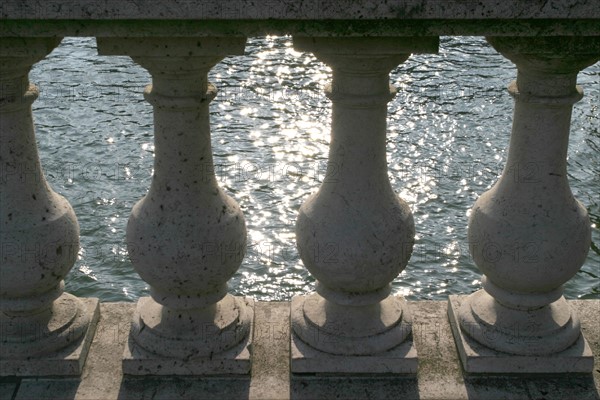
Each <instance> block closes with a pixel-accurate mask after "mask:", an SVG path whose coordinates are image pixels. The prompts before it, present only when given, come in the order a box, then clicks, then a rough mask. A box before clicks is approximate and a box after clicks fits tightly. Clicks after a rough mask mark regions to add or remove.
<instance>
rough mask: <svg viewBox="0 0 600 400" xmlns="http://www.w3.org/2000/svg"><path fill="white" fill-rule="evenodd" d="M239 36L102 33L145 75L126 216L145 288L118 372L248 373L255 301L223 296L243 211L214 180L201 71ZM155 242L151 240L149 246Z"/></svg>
mask: <svg viewBox="0 0 600 400" xmlns="http://www.w3.org/2000/svg"><path fill="white" fill-rule="evenodd" d="M245 42H246V39H245V38H243V37H227V38H200V39H198V38H196V39H192V38H179V37H175V38H153V39H132V38H112V39H111V38H100V39H98V48H99V52H100V54H111V55H113V54H126V55H128V56H130V57H132V59H133V60H134V61H135V62H137V63H138V64H140V65H141V66H142V67H144V68H146V69H147V70H148V71H149V72H150V74H151V75H152V85H148V86H147V87H146V90H145V91H144V97H145V99H146V100H147V101H148V102H150V103H151V104H152V106H153V108H154V142H155V158H154V173H153V177H152V184H151V186H150V189H149V191H148V193H147V195H146V196H144V197H143V198H142V199H141V200H140V201H138V202H137V203H136V204H135V206H134V207H133V210H132V212H131V216H130V218H129V221H128V223H127V249H128V253H129V258H130V259H131V262H132V264H133V267H134V269H135V270H136V272H138V274H139V275H140V276H141V278H142V279H143V280H144V281H145V282H147V283H148V284H149V285H150V297H143V298H141V299H139V301H138V304H137V307H136V311H135V313H134V315H133V321H132V325H131V333H130V336H131V343H130V346H129V347H128V349H127V350H126V351H125V354H124V366H123V368H124V373H126V374H139V375H148V374H155V375H157V374H167V375H198V374H227V373H232V374H241V373H248V371H249V370H250V360H249V359H250V353H249V352H248V350H247V349H246V347H248V346H249V345H250V343H251V335H252V332H251V327H252V319H253V315H254V311H253V308H252V303H253V301H252V300H250V299H244V298H241V297H234V296H232V295H229V294H227V289H228V288H227V281H228V280H229V279H230V278H231V277H232V276H233V275H234V273H235V272H236V271H237V269H238V268H239V266H240V264H241V263H242V260H243V258H244V254H245V251H246V241H247V232H246V224H245V221H244V215H243V213H242V211H241V209H240V207H239V205H238V204H237V203H236V201H235V200H234V199H233V198H231V197H230V196H228V195H227V194H226V193H225V192H224V191H223V190H222V189H221V188H220V187H219V184H218V182H217V179H216V176H215V172H214V165H213V157H212V147H211V134H210V120H209V103H210V101H211V100H212V99H213V98H214V97H215V96H216V94H217V90H216V88H215V87H214V86H213V85H212V84H210V83H209V82H208V72H209V70H210V69H211V68H212V67H213V66H214V65H215V64H216V63H218V62H219V61H220V60H221V59H222V58H223V57H225V56H227V55H230V54H236V55H239V54H243V51H244V44H245ZM157 244H158V245H157Z"/></svg>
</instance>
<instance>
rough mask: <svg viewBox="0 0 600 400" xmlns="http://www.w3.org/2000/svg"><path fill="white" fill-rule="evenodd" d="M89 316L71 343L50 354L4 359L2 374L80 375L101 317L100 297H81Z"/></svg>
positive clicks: (0, 363)
mask: <svg viewBox="0 0 600 400" xmlns="http://www.w3.org/2000/svg"><path fill="white" fill-rule="evenodd" d="M79 301H81V302H82V304H83V309H84V311H85V313H86V315H87V317H88V318H89V324H88V325H87V327H86V330H85V333H84V334H83V335H82V336H81V337H79V338H78V339H77V340H76V341H75V342H73V343H72V344H71V345H69V346H67V347H65V348H63V349H61V350H59V351H57V352H55V353H52V354H48V355H42V356H38V357H28V358H26V359H6V358H5V359H2V360H0V371H1V373H2V376H12V375H16V376H55V375H67V376H68V375H79V374H80V373H81V371H82V370H83V365H84V363H85V360H86V357H87V355H88V352H89V348H90V344H91V342H92V338H93V337H94V331H95V329H96V324H97V323H98V319H99V318H100V308H99V302H98V299H90V298H83V299H79Z"/></svg>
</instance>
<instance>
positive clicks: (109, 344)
mask: <svg viewBox="0 0 600 400" xmlns="http://www.w3.org/2000/svg"><path fill="white" fill-rule="evenodd" d="M568 303H569V306H570V307H572V308H573V309H575V310H576V311H577V313H578V314H579V316H580V318H581V327H582V331H583V333H584V335H585V336H586V338H587V340H588V342H589V344H590V347H591V348H592V351H593V352H594V353H595V354H596V355H599V354H600V329H598V326H599V325H600V319H599V318H600V317H599V316H600V301H599V300H576V301H573V300H569V301H568ZM409 305H410V308H411V310H412V311H413V338H414V344H415V347H416V348H417V351H418V352H419V368H418V372H417V376H416V377H402V376H400V375H397V374H394V375H386V376H381V375H380V376H365V375H363V376H356V375H345V376H323V375H320V376H319V375H315V376H310V375H306V374H302V375H299V374H291V375H290V369H289V368H290V347H289V343H290V330H289V318H290V312H289V311H290V304H289V303H287V302H269V303H267V302H256V303H255V327H254V332H255V335H254V342H253V365H252V372H251V374H250V376H247V377H233V376H230V377H227V378H223V377H210V376H207V377H202V378H201V379H199V378H198V377H184V376H179V377H168V376H139V377H137V376H130V375H123V374H122V369H121V368H122V365H121V354H122V350H123V348H124V346H125V344H126V343H127V340H128V335H129V328H130V321H131V319H132V315H133V313H134V311H135V304H132V303H102V304H101V305H100V307H101V312H102V316H101V319H100V323H99V324H98V328H97V331H96V335H95V337H94V340H93V343H92V346H91V348H90V354H89V356H88V361H87V362H86V364H85V367H84V370H83V373H82V375H81V378H80V379H75V378H72V379H64V378H63V379H52V378H45V379H44V378H26V379H21V380H15V379H3V380H2V379H0V398H2V399H5V398H6V399H13V398H14V399H15V400H31V399H36V400H43V399H52V400H55V399H57V398H59V399H81V400H98V399H102V400H116V399H117V398H118V399H128V400H134V399H135V400H137V399H139V400H141V399H152V398H154V399H176V398H177V399H203V400H204V399H214V400H222V399H251V400H285V399H307V400H318V399H327V400H328V399H332V398H340V399H356V400H359V399H395V398H399V397H400V396H401V398H402V399H406V400H448V399H452V400H467V399H471V400H472V399H477V400H498V399H511V400H525V399H526V400H539V399H545V400H565V399H577V400H597V399H598V398H600V396H599V391H600V357H596V360H595V367H594V372H593V374H558V375H543V376H540V375H539V374H538V375H535V374H533V375H527V374H525V375H520V376H517V375H513V374H483V375H481V374H480V375H466V374H464V372H463V371H462V368H461V363H460V360H459V356H458V354H457V351H456V348H455V346H454V340H453V337H452V331H451V328H450V325H449V323H448V319H447V303H446V302H442V301H416V302H410V303H409Z"/></svg>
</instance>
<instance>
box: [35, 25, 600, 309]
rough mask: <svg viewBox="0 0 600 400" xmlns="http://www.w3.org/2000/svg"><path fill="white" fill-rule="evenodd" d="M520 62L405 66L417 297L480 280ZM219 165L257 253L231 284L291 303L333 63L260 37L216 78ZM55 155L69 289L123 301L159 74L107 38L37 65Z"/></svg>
mask: <svg viewBox="0 0 600 400" xmlns="http://www.w3.org/2000/svg"><path fill="white" fill-rule="evenodd" d="M599 73H600V66H599V64H596V65H595V66H592V67H590V68H588V69H587V70H585V71H583V72H582V73H581V74H580V75H579V83H580V84H581V85H582V86H583V87H584V89H585V90H586V96H585V97H584V99H583V100H582V101H581V102H580V103H578V104H577V105H576V106H575V109H574V113H573V126H572V129H571V132H572V137H571V146H570V150H569V172H570V176H569V177H570V182H571V185H572V188H573V192H574V194H575V196H576V197H577V198H578V199H579V200H580V201H582V202H583V204H585V205H586V206H587V207H588V210H589V212H590V215H591V218H592V223H593V227H594V229H593V241H594V242H595V243H596V244H600V233H599V230H598V225H599V224H600V204H599V202H600V200H599V198H600V196H598V192H599V190H598V188H599V187H600V178H599V177H600V133H599V131H598V129H599V128H598V126H599V123H598V118H599V117H598V98H599V92H600V85H598V83H599V77H598V76H599ZM515 75H516V74H515V68H514V67H513V65H512V64H511V63H510V62H509V61H507V60H506V59H504V58H503V57H501V56H500V55H498V54H497V53H496V52H495V51H494V50H493V49H492V48H491V47H490V46H489V45H487V44H486V43H485V41H484V40H483V39H482V38H442V39H441V48H440V53H439V54H438V55H417V56H413V57H411V58H410V59H409V60H408V61H407V62H405V63H404V64H402V65H400V66H399V67H398V68H396V69H395V70H394V71H393V73H392V74H391V83H392V84H393V85H394V86H396V87H398V88H399V90H398V95H397V96H396V98H395V99H394V100H393V101H392V102H391V103H390V104H389V114H388V137H387V150H388V164H389V177H390V181H391V183H392V186H393V188H394V190H395V191H396V192H397V193H398V195H399V196H401V197H402V198H403V199H404V200H406V201H407V202H408V203H409V204H410V205H411V207H412V210H413V213H414V218H415V224H416V228H417V236H416V245H415V248H414V253H413V256H412V258H411V260H410V262H409V265H408V267H407V269H406V270H405V271H404V272H403V273H402V274H401V275H400V277H398V279H396V280H395V281H394V283H393V287H394V292H395V293H399V294H404V295H407V296H408V297H409V298H410V299H443V298H445V297H446V296H447V295H448V294H456V293H470V292H473V291H475V290H477V289H479V288H480V286H481V281H480V273H479V272H478V270H477V268H476V267H475V266H474V264H473V262H472V260H471V258H470V256H469V252H468V246H467V242H466V224H467V217H468V215H469V209H470V207H471V206H472V204H473V202H474V201H475V200H476V199H477V197H478V196H479V195H480V194H481V193H483V192H484V191H486V190H487V189H489V188H490V187H491V185H492V184H493V183H494V181H495V180H496V178H497V176H498V175H499V174H500V172H501V170H502V167H503V165H504V160H505V156H506V146H507V144H508V135H509V133H510V124H511V117H512V108H513V103H512V99H511V98H510V96H509V95H508V93H507V92H506V89H505V87H506V86H507V85H508V83H509V82H510V81H511V80H512V79H514V77H515ZM210 77H211V81H212V82H213V83H214V84H215V85H216V86H217V88H218V89H219V94H218V96H217V97H216V98H215V100H214V101H213V102H212V104H211V124H212V125H211V128H212V135H213V151H214V161H215V170H216V173H217V176H218V179H219V182H220V184H221V186H222V187H223V188H224V189H225V190H226V191H227V192H228V193H229V194H230V195H231V196H232V197H233V198H234V199H235V200H236V201H238V203H239V204H240V206H241V208H242V210H243V212H244V215H245V217H246V221H247V227H248V249H247V255H246V258H245V259H244V262H243V264H242V266H241V268H240V270H239V271H238V273H237V274H236V275H235V276H234V278H233V279H232V280H231V282H230V286H231V290H232V292H233V293H235V294H245V295H250V296H252V297H254V298H256V299H258V300H287V299H289V298H290V297H291V296H292V295H294V294H301V293H305V292H307V291H310V290H312V289H313V283H314V280H313V279H312V277H311V276H310V275H309V274H308V272H307V271H306V270H305V269H304V267H303V266H302V262H301V260H300V259H299V257H298V253H297V251H296V247H295V241H294V239H295V235H294V222H295V219H296V215H297V210H298V208H299V207H300V205H301V204H302V202H303V201H304V200H305V199H306V197H307V196H308V195H310V194H311V193H314V192H315V191H317V190H318V187H319V185H320V183H321V182H322V180H323V178H324V174H325V168H326V165H327V153H328V143H329V124H330V117H331V109H330V103H329V101H328V100H327V98H326V97H325V95H324V93H323V89H324V87H325V85H326V84H327V83H328V81H329V80H330V70H329V68H327V67H326V66H324V65H323V64H321V63H319V62H318V61H316V60H315V58H314V57H313V56H312V55H311V54H305V53H301V52H296V51H295V50H293V48H292V44H291V38H289V37H266V38H252V39H249V41H248V44H247V47H246V55H245V56H239V57H228V58H226V59H224V60H223V61H222V62H221V63H220V64H219V65H218V66H217V67H215V68H214V69H213V71H212V72H211V74H210ZM31 80H32V82H35V83H36V84H37V85H38V86H39V87H40V90H41V96H40V98H39V99H38V100H37V101H36V103H34V113H35V114H34V118H35V121H36V129H37V137H38V142H39V146H40V157H41V159H42V163H43V165H44V169H45V171H46V175H47V178H48V181H49V182H50V184H51V185H52V186H53V188H54V189H55V190H56V191H57V192H59V193H61V194H63V195H64V196H65V197H66V198H67V199H68V200H69V201H70V202H71V204H72V205H73V206H74V208H75V211H76V213H77V215H78V218H79V222H80V225H81V245H82V250H81V251H80V253H79V259H78V261H77V264H76V267H75V268H74V269H73V270H72V272H71V273H70V275H69V276H68V278H67V285H68V290H69V291H71V292H73V293H75V294H77V295H80V296H97V297H100V298H101V299H103V300H107V301H120V300H125V301H133V300H135V299H137V297H139V296H140V295H146V294H147V293H148V287H147V285H146V284H145V283H144V282H143V281H142V280H141V279H140V278H139V276H138V275H137V273H136V272H135V271H134V270H133V268H132V266H131V264H130V262H129V260H128V258H127V252H126V250H125V249H126V245H125V226H126V223H127V218H128V216H129V213H130V210H131V207H132V206H133V204H135V202H136V201H137V200H139V199H140V198H141V197H142V196H143V195H144V194H145V192H146V191H147V189H148V187H149V185H150V179H151V176H152V159H153V156H154V144H153V137H152V109H151V107H150V105H149V104H148V103H146V102H145V101H144V100H143V97H142V92H143V88H144V86H145V85H147V84H148V83H149V82H150V78H149V75H148V73H147V72H146V71H145V70H144V69H142V68H141V67H139V66H136V65H135V64H133V63H132V62H131V60H130V59H129V58H127V57H99V56H97V54H96V49H95V40H94V39H92V38H66V39H64V40H63V43H62V44H61V46H60V47H59V48H57V49H56V50H55V51H54V52H53V53H52V54H51V55H50V56H49V57H48V59H46V60H44V61H42V62H40V63H38V64H36V65H35V67H34V68H33V71H32V73H31ZM599 270H600V254H598V251H590V255H589V257H588V260H587V261H586V264H585V266H584V267H583V269H582V271H581V272H580V273H578V274H577V275H576V276H575V277H574V278H573V279H572V280H571V281H570V282H569V283H568V284H567V285H566V295H567V296H568V297H571V298H574V297H581V296H585V297H594V298H600V282H599V279H598V275H600V271H599Z"/></svg>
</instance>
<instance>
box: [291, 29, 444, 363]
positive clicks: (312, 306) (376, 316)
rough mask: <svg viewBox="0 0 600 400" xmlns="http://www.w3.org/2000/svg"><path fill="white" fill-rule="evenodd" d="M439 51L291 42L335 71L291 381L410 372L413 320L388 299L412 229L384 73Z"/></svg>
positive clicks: (310, 208)
mask: <svg viewBox="0 0 600 400" xmlns="http://www.w3.org/2000/svg"><path fill="white" fill-rule="evenodd" d="M437 44H438V43H437V38H405V39H403V40H397V39H391V38H360V39H352V38H303V37H294V48H295V49H296V50H300V51H310V52H313V53H314V54H315V56H316V57H317V58H318V59H320V60H321V61H323V62H325V63H326V64H328V65H329V66H331V68H332V72H333V77H332V83H331V85H329V86H328V87H327V88H326V94H327V97H329V99H331V101H332V104H333V105H332V107H333V110H332V126H331V143H330V145H329V149H330V150H329V160H328V164H327V165H328V168H327V173H326V177H325V179H324V181H323V184H322V185H321V187H320V188H319V190H318V192H317V193H315V194H313V195H312V196H310V197H309V198H308V199H307V200H306V201H305V203H304V204H303V205H302V206H301V207H300V210H299V213H298V219H297V222H296V242H297V246H298V251H299V254H300V257H301V258H302V261H303V263H304V265H305V266H306V268H307V269H308V270H309V271H310V273H311V274H312V275H313V276H314V277H315V278H316V280H317V287H316V293H312V294H309V295H307V296H297V297H295V298H294V299H293V300H292V311H291V323H292V329H293V337H294V338H293V340H292V346H293V349H294V353H293V354H292V371H293V372H297V373H300V372H302V373H309V372H330V373H341V372H355V373H360V372H363V373H366V372H382V373H384V372H388V371H392V372H401V371H402V372H406V373H415V372H416V350H415V349H414V348H412V347H411V346H410V345H408V346H402V347H401V348H399V346H401V344H402V343H403V342H404V341H406V340H407V339H409V337H410V334H411V317H410V310H409V309H408V307H407V306H406V302H405V301H404V299H403V298H401V297H398V296H389V293H390V289H391V286H390V282H391V281H392V280H393V279H394V278H395V277H396V276H398V275H399V274H400V272H402V270H403V269H404V267H405V266H406V264H407V262H408V259H409V258H410V254H411V252H412V247H413V242H414V235H415V228H414V222H413V217H412V213H411V211H410V208H409V207H408V205H407V204H406V203H405V202H404V201H403V200H401V199H399V198H398V197H397V195H396V194H395V193H394V191H393V190H392V187H391V185H390V182H389V179H388V172H387V163H386V157H385V143H386V116H387V103H388V102H389V101H390V100H391V99H392V98H393V97H394V95H395V89H394V88H391V87H390V85H389V72H390V71H391V70H392V69H393V68H395V67H396V66H397V65H398V64H400V63H402V62H404V61H405V60H406V59H407V58H408V57H409V55H410V52H412V51H416V52H436V51H437ZM334 355H335V357H333V356H334ZM402 356H406V357H407V358H406V359H404V358H403V357H402ZM377 364H379V365H378V366H377Z"/></svg>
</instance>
